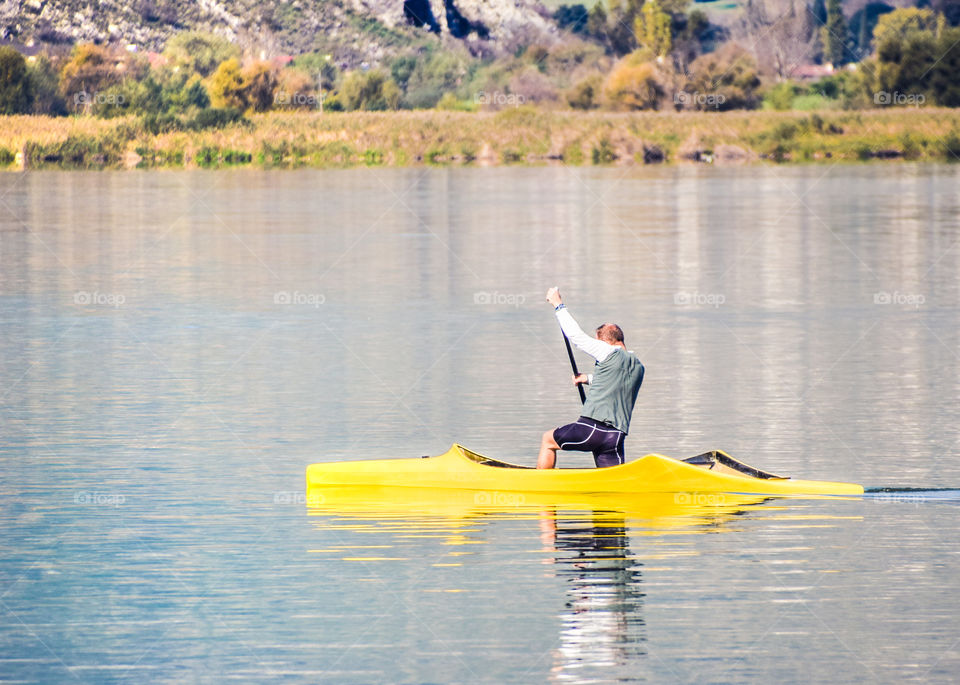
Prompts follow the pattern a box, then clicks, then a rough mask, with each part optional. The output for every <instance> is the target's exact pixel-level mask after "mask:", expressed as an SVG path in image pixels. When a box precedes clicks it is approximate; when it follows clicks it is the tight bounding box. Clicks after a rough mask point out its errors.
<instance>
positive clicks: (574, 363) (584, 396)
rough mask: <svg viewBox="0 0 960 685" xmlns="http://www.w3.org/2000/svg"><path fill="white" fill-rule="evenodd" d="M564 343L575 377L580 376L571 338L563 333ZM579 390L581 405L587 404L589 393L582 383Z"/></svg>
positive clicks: (579, 384) (578, 385)
mask: <svg viewBox="0 0 960 685" xmlns="http://www.w3.org/2000/svg"><path fill="white" fill-rule="evenodd" d="M561 333H562V331H561ZM563 342H565V343H566V344H567V356H568V357H570V367H571V368H572V369H573V375H574V376H579V375H580V372H579V371H577V360H576V359H574V358H573V348H571V347H570V338H568V337H567V334H566V333H563ZM577 390H579V391H580V404H586V402H587V393H585V392H584V391H583V384H582V383H577Z"/></svg>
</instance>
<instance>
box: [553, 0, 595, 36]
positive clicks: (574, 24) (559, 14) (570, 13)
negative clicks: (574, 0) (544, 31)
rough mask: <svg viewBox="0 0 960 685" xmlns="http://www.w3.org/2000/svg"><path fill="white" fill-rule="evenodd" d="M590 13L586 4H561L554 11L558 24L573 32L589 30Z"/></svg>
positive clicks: (554, 17)
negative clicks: (588, 19)
mask: <svg viewBox="0 0 960 685" xmlns="http://www.w3.org/2000/svg"><path fill="white" fill-rule="evenodd" d="M588 17H589V13H588V12H587V8H586V7H585V6H584V5H579V4H578V5H560V7H558V8H557V11H556V12H554V13H553V19H554V21H556V22H557V26H559V27H560V28H562V29H567V30H568V31H570V32H571V33H584V32H586V30H587V18H588Z"/></svg>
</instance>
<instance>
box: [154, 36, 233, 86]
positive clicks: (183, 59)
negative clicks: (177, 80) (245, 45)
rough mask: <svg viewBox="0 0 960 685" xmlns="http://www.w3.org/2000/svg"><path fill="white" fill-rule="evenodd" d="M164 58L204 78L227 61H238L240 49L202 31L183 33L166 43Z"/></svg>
mask: <svg viewBox="0 0 960 685" xmlns="http://www.w3.org/2000/svg"><path fill="white" fill-rule="evenodd" d="M163 54H164V56H165V57H166V58H167V59H168V60H169V61H170V63H171V64H172V65H174V66H180V67H182V68H186V69H188V70H189V71H191V72H196V73H198V74H200V75H201V76H203V77H204V78H206V77H207V76H209V75H210V74H212V73H213V72H214V71H215V70H216V69H217V67H218V66H220V65H221V64H222V63H223V62H226V61H227V60H228V59H238V60H239V59H240V48H238V47H237V46H236V45H234V44H233V43H231V42H230V41H228V40H227V39H226V38H221V37H220V36H215V35H213V34H212V33H203V32H202V31H184V32H183V33H178V34H176V35H174V36H173V37H172V38H171V39H170V40H168V41H167V45H166V47H165V48H164V50H163Z"/></svg>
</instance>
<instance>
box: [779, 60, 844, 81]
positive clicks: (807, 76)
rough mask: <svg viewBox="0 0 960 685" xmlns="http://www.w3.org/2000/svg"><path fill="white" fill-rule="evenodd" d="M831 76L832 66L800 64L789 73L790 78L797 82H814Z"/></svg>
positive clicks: (832, 72)
mask: <svg viewBox="0 0 960 685" xmlns="http://www.w3.org/2000/svg"><path fill="white" fill-rule="evenodd" d="M833 74H834V68H833V65H832V64H801V65H799V66H798V67H796V68H795V69H794V70H793V71H792V72H791V73H790V77H791V78H795V79H797V80H798V81H816V80H817V79H821V78H823V77H824V76H832V75H833Z"/></svg>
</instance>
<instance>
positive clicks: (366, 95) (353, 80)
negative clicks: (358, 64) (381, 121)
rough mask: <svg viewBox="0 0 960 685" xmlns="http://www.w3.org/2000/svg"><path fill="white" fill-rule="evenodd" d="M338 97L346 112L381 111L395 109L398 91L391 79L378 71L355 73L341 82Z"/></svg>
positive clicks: (397, 103)
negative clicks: (357, 110)
mask: <svg viewBox="0 0 960 685" xmlns="http://www.w3.org/2000/svg"><path fill="white" fill-rule="evenodd" d="M340 97H341V99H342V100H343V104H344V107H345V108H346V109H348V110H355V109H363V110H370V111H382V110H388V109H396V108H397V106H398V105H399V104H400V89H399V88H398V87H397V84H396V83H394V82H393V79H391V78H390V77H389V76H387V74H386V73H385V72H383V71H380V70H379V69H376V70H372V71H367V72H362V71H355V72H353V73H351V74H349V75H347V77H346V78H345V79H344V80H343V86H341V88H340Z"/></svg>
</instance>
